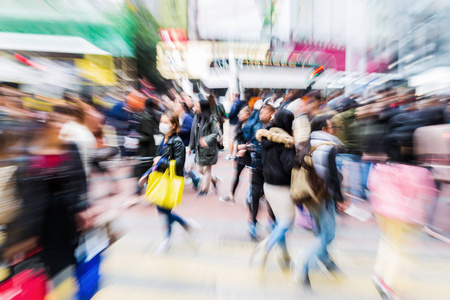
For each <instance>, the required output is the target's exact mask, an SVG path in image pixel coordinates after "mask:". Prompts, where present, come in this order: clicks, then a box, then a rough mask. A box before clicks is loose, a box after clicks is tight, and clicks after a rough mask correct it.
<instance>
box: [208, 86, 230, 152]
mask: <svg viewBox="0 0 450 300" xmlns="http://www.w3.org/2000/svg"><path fill="white" fill-rule="evenodd" d="M207 100H208V102H209V104H210V105H211V111H212V113H213V115H214V116H215V117H216V122H217V146H218V147H219V150H220V151H222V150H223V149H224V146H223V124H224V123H225V115H226V113H225V108H224V107H223V105H222V103H220V102H219V101H218V100H217V99H216V96H214V94H209V95H208V97H207Z"/></svg>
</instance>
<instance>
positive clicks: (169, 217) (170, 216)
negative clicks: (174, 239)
mask: <svg viewBox="0 0 450 300" xmlns="http://www.w3.org/2000/svg"><path fill="white" fill-rule="evenodd" d="M156 209H157V210H158V212H159V213H160V214H161V215H165V216H166V221H167V237H170V235H171V234H172V224H173V223H175V222H178V223H180V225H181V226H183V228H185V229H186V228H187V223H186V221H185V220H183V219H182V218H181V217H180V216H179V215H177V214H174V213H173V212H172V210H171V209H168V208H163V207H160V206H156Z"/></svg>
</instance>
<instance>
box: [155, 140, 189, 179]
mask: <svg viewBox="0 0 450 300" xmlns="http://www.w3.org/2000/svg"><path fill="white" fill-rule="evenodd" d="M160 154H161V157H163V158H164V159H163V160H162V161H161V164H160V165H159V167H158V171H159V172H162V173H164V171H166V169H167V168H168V167H169V166H170V160H175V169H176V172H177V175H178V176H184V162H185V160H186V149H185V148H184V143H183V141H182V140H181V138H180V137H179V136H178V135H172V136H171V137H170V138H169V140H168V141H167V143H165V144H164V146H163V148H162V149H161V151H160Z"/></svg>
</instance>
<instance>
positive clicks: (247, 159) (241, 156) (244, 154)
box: [219, 105, 252, 203]
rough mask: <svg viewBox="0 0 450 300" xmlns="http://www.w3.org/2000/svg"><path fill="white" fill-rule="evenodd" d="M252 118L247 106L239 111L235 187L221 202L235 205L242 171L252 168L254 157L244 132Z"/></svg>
mask: <svg viewBox="0 0 450 300" xmlns="http://www.w3.org/2000/svg"><path fill="white" fill-rule="evenodd" d="M249 117H250V108H249V107H248V106H247V105H246V106H244V107H243V108H242V109H241V110H240V111H239V115H238V118H239V121H238V123H237V125H236V136H235V140H236V141H237V143H238V150H239V151H238V153H237V155H236V165H235V169H236V173H235V175H234V179H233V185H232V187H231V193H230V194H229V195H228V196H227V197H221V198H220V199H219V200H220V201H222V202H231V203H234V194H235V193H236V189H237V187H238V184H239V177H240V176H241V173H242V171H243V170H244V168H245V166H250V165H251V164H252V157H251V156H250V151H247V148H248V144H247V143H248V142H250V141H249V140H246V139H245V136H244V132H243V131H242V128H243V127H244V125H245V123H247V120H248V118H249Z"/></svg>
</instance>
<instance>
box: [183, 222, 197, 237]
mask: <svg viewBox="0 0 450 300" xmlns="http://www.w3.org/2000/svg"><path fill="white" fill-rule="evenodd" d="M184 228H185V229H186V231H187V232H188V233H189V234H191V233H193V232H195V231H197V230H199V229H201V226H200V224H198V223H197V222H196V221H195V220H194V219H186V227H184Z"/></svg>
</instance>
